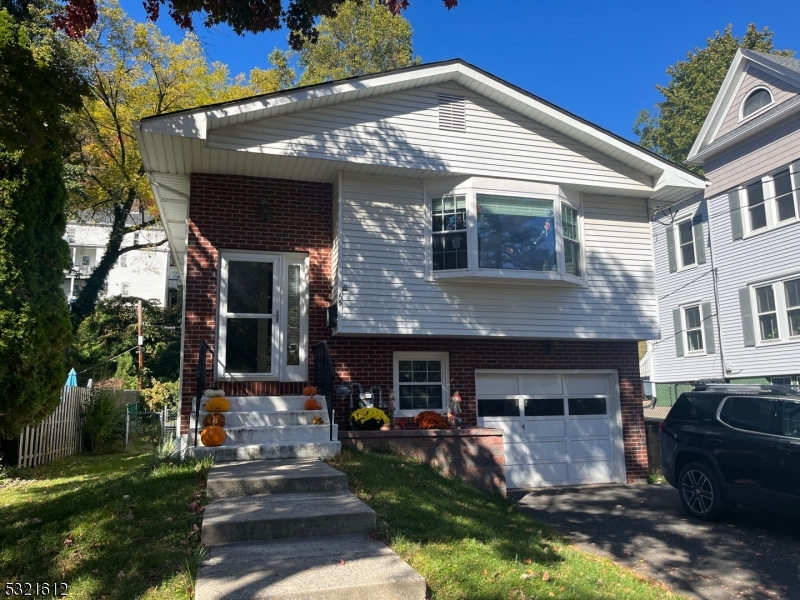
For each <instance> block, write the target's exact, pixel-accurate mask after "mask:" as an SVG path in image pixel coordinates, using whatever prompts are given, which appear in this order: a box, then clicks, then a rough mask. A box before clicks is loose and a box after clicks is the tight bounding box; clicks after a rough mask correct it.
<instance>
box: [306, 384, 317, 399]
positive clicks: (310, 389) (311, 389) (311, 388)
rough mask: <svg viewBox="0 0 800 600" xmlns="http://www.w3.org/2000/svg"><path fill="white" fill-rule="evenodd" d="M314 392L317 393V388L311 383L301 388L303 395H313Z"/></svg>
mask: <svg viewBox="0 0 800 600" xmlns="http://www.w3.org/2000/svg"><path fill="white" fill-rule="evenodd" d="M316 393H317V388H316V387H314V386H313V385H307V386H306V387H304V388H303V395H304V396H313V395H314V394H316Z"/></svg>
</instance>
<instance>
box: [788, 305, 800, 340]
mask: <svg viewBox="0 0 800 600" xmlns="http://www.w3.org/2000/svg"><path fill="white" fill-rule="evenodd" d="M788 315H789V335H791V336H792V337H794V336H796V335H800V309H795V310H790V311H789V312H788Z"/></svg>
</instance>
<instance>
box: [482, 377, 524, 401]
mask: <svg viewBox="0 0 800 600" xmlns="http://www.w3.org/2000/svg"><path fill="white" fill-rule="evenodd" d="M475 391H476V392H477V394H478V396H516V395H517V394H519V385H518V384H517V378H516V377H508V376H505V375H497V376H492V375H482V376H480V377H478V378H476V380H475Z"/></svg>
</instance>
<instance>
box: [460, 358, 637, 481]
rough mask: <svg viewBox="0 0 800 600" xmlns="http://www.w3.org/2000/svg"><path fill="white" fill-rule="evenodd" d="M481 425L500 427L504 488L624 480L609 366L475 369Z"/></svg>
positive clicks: (616, 401)
mask: <svg viewBox="0 0 800 600" xmlns="http://www.w3.org/2000/svg"><path fill="white" fill-rule="evenodd" d="M475 385H476V391H477V397H478V424H479V425H481V426H484V427H495V428H498V429H502V430H503V434H504V435H503V443H504V447H505V462H506V485H507V486H508V487H509V488H521V487H540V486H555V485H577V484H586V483H614V482H619V483H624V481H625V463H624V451H623V446H622V422H621V418H620V411H619V399H618V397H617V393H616V389H617V388H616V375H615V374H613V373H597V372H569V373H552V372H539V371H525V372H520V371H515V372H496V371H477V372H476V374H475Z"/></svg>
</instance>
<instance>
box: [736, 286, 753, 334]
mask: <svg viewBox="0 0 800 600" xmlns="http://www.w3.org/2000/svg"><path fill="white" fill-rule="evenodd" d="M739 310H740V312H741V314H742V337H743V338H744V345H745V346H755V345H756V333H755V331H754V330H753V307H752V303H751V302H750V288H747V287H743V288H741V289H740V290H739Z"/></svg>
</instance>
